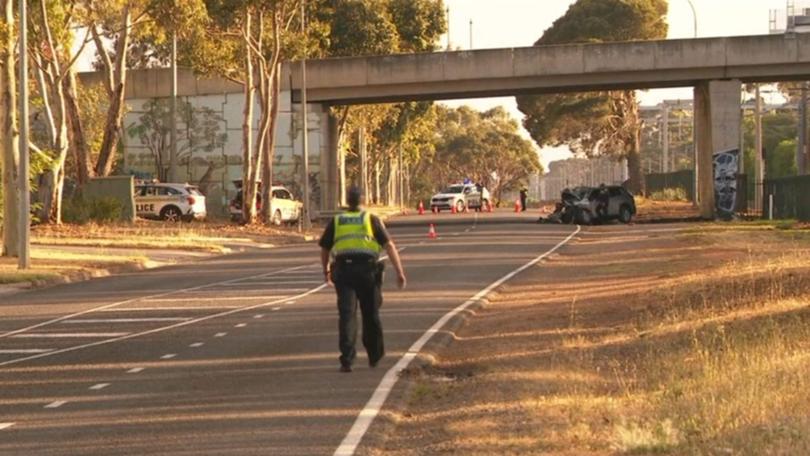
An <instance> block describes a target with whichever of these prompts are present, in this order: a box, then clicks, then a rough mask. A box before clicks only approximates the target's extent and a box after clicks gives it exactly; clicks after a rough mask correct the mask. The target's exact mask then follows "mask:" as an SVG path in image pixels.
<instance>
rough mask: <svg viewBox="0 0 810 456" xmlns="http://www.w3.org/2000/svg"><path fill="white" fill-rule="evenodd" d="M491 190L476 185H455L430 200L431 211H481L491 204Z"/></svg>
mask: <svg viewBox="0 0 810 456" xmlns="http://www.w3.org/2000/svg"><path fill="white" fill-rule="evenodd" d="M490 201H491V200H490V196H489V190H487V189H486V188H484V187H481V186H479V185H476V184H455V185H451V186H449V187H447V188H446V189H444V190H442V191H441V192H439V193H437V194H435V195H433V197H432V198H431V200H430V208H431V210H436V211H438V212H441V211H443V210H452V209H453V208H454V207H455V209H456V211H457V212H463V211H464V209H471V210H476V211H480V210H482V209H485V208H486V207H487V205H488V204H489V203H490Z"/></svg>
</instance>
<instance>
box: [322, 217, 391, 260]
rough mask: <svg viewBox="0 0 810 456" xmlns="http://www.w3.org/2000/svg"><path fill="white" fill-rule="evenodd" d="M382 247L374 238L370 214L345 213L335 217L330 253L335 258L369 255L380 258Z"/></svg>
mask: <svg viewBox="0 0 810 456" xmlns="http://www.w3.org/2000/svg"><path fill="white" fill-rule="evenodd" d="M381 251H382V246H380V244H379V243H378V242H377V240H376V239H375V238H374V227H373V226H372V224H371V214H368V213H366V212H346V213H344V214H340V215H337V216H335V243H334V245H333V246H332V252H334V254H335V256H342V255H369V256H372V257H374V258H377V257H379V256H380V252H381Z"/></svg>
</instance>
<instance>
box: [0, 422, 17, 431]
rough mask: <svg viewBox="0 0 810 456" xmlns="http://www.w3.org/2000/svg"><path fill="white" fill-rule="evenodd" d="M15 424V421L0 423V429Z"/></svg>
mask: <svg viewBox="0 0 810 456" xmlns="http://www.w3.org/2000/svg"><path fill="white" fill-rule="evenodd" d="M15 424H16V423H0V431H2V430H3V429H8V428H10V427H11V426H14V425H15Z"/></svg>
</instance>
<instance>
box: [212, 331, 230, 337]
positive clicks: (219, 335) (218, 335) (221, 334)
mask: <svg viewBox="0 0 810 456" xmlns="http://www.w3.org/2000/svg"><path fill="white" fill-rule="evenodd" d="M227 335H228V333H226V332H222V333H216V334H214V337H225V336H227Z"/></svg>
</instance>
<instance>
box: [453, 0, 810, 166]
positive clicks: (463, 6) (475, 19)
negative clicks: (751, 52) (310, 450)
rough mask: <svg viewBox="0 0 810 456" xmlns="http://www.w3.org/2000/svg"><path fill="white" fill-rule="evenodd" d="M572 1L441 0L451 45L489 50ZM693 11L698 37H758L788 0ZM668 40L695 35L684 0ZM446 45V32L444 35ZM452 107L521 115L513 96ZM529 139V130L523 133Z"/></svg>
mask: <svg viewBox="0 0 810 456" xmlns="http://www.w3.org/2000/svg"><path fill="white" fill-rule="evenodd" d="M573 3H574V0H445V4H446V5H447V6H448V7H449V8H450V42H451V43H452V47H453V48H456V47H459V48H461V49H470V21H472V48H473V49H492V48H510V47H521V46H531V45H532V44H534V42H535V41H536V40H537V39H538V38H540V36H541V35H542V34H543V31H545V30H546V29H547V28H549V27H550V26H551V24H552V23H553V22H554V20H555V19H557V18H558V17H560V16H562V15H563V14H565V12H566V10H567V9H568V7H569V6H570V5H571V4H573ZM692 3H693V4H694V7H695V11H696V13H697V25H698V27H697V36H698V37H701V38H706V37H718V36H734V35H762V34H767V33H768V32H769V12H770V11H771V10H778V9H781V10H782V12H781V15H782V16H784V14H785V13H784V10H785V8H786V3H787V1H786V0H692ZM796 3H797V4H799V6H807V7H810V0H798V1H797V2H796ZM668 22H669V36H668V38H672V39H677V38H692V37H694V36H695V27H694V15H693V14H692V9H691V7H690V6H689V1H688V0H670V2H669V17H668ZM442 44H443V45H446V44H447V36H445V37H443V41H442ZM691 98H692V89H691V88H683V89H660V90H649V91H645V92H641V93H640V99H641V102H642V104H645V105H655V104H658V103H659V102H660V101H661V100H664V99H691ZM443 103H445V104H448V105H451V106H460V105H464V104H467V105H470V106H472V107H475V108H477V109H481V110H485V109H489V108H492V107H494V106H504V107H506V108H507V109H508V110H509V111H510V112H512V113H513V115H514V116H515V117H517V118H519V119H521V118H522V114H521V113H520V111H518V110H517V105H516V103H515V99H514V98H512V97H507V98H483V99H475V100H453V101H450V102H443ZM523 133H524V135H525V136H526V137H528V133H527V132H525V131H524V132H523ZM540 154H541V163H543V166H544V168H545V169H548V163H549V162H551V161H554V160H559V159H564V158H567V157H569V156H570V155H571V154H570V151H568V149H567V148H544V149H542V150H541V151H540Z"/></svg>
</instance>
